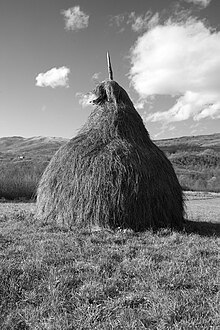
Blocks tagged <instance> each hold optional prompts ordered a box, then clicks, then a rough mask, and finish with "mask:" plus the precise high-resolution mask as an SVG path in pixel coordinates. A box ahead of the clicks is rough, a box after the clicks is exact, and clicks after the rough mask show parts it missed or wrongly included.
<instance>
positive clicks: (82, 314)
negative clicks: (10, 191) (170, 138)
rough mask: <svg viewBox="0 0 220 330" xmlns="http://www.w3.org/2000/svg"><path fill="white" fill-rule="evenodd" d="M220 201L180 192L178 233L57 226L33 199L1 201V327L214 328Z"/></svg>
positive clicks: (219, 280) (218, 320)
mask: <svg viewBox="0 0 220 330" xmlns="http://www.w3.org/2000/svg"><path fill="white" fill-rule="evenodd" d="M219 201H220V196H219V194H214V195H213V194H206V195H204V194H203V195H200V194H198V193H197V194H195V193H194V194H192V193H188V194H187V195H186V206H187V208H186V210H187V214H188V218H189V222H188V223H187V225H186V228H185V231H184V232H175V231H170V230H167V229H163V230H160V231H157V232H152V231H151V230H149V231H146V232H144V233H134V232H132V231H121V230H120V229H119V230H117V231H115V232H112V231H109V230H104V231H92V232H91V231H90V230H89V229H88V230H85V229H84V230H82V229H81V230H80V229H77V228H75V229H74V230H72V231H67V230H62V229H60V228H57V227H54V226H51V225H45V224H41V223H40V222H39V221H37V220H36V219H35V217H34V213H35V203H0V214H1V216H0V228H1V229H0V233H1V234H0V328H1V329H2V330H6V329H7V330H8V329H13V330H16V329H17V330H18V329H19V330H21V329H30V330H35V329H36V330H37V329H42V330H43V329H45V330H46V329H51V330H52V329H53V330H55V329H56V330H57V329H58V330H59V329H60V330H61V329H62V330H67V329H68V330H73V329H77V330H85V329H88V330H89V329H100V330H105V329H106V330H107V329H109V330H110V329H155V330H156V329H166V330H168V329H199V330H203V329H204V330H207V329H216V330H217V329H219V328H220V312H219V310H220V308H219V307H220V291H219V290H220V258H219V257H220V221H219V220H220V219H219V215H220V212H219V209H218V208H219V207H220V203H219ZM213 210H214V211H213ZM210 211H212V213H210ZM192 220H196V221H192Z"/></svg>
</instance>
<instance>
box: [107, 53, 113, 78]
mask: <svg viewBox="0 0 220 330" xmlns="http://www.w3.org/2000/svg"><path fill="white" fill-rule="evenodd" d="M107 64H108V77H109V79H110V80H113V71H112V65H111V59H110V55H109V52H107Z"/></svg>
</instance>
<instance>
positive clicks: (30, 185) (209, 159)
mask: <svg viewBox="0 0 220 330" xmlns="http://www.w3.org/2000/svg"><path fill="white" fill-rule="evenodd" d="M67 141H68V139H64V138H60V137H41V136H39V137H31V138H24V137H20V136H14V137H3V138H0V198H1V197H5V198H9V199H14V198H18V197H25V198H30V197H32V196H33V195H34V194H35V191H36V186H37V183H38V181H39V178H40V176H41V175H42V173H43V171H44V169H45V167H46V166H47V164H48V162H49V160H50V159H51V157H52V156H53V154H54V153H55V152H56V151H57V150H58V149H59V148H60V147H61V146H62V145H63V144H64V143H66V142H67ZM154 142H155V143H156V144H157V145H158V146H159V147H160V148H161V149H162V150H163V151H164V152H165V153H166V155H167V157H168V158H169V159H170V161H171V162H172V164H173V166H174V169H175V171H176V174H177V176H178V179H179V181H180V183H181V185H182V187H183V188H184V189H186V190H208V191H216V192H218V191H220V133H218V134H212V135H201V136H190V137H189V136H186V137H180V138H174V139H165V140H156V141H154Z"/></svg>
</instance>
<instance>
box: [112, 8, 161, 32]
mask: <svg viewBox="0 0 220 330" xmlns="http://www.w3.org/2000/svg"><path fill="white" fill-rule="evenodd" d="M158 22H159V14H158V13H155V14H153V13H152V12H151V11H150V10H148V11H147V12H146V13H145V14H142V15H137V14H136V13H135V12H134V11H133V12H131V13H123V14H119V15H115V16H111V17H110V26H114V25H115V26H116V27H118V28H121V29H120V32H123V31H124V30H125V26H131V29H132V30H133V31H134V32H141V31H143V30H147V29H151V28H153V27H154V26H155V25H157V24H158Z"/></svg>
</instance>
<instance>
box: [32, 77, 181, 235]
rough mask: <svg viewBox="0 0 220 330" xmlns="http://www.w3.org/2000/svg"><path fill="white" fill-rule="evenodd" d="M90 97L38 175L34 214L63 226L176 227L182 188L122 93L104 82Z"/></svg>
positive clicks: (115, 84) (124, 93) (179, 213)
mask: <svg viewBox="0 0 220 330" xmlns="http://www.w3.org/2000/svg"><path fill="white" fill-rule="evenodd" d="M95 94H96V96H97V98H96V100H95V101H94V103H95V109H94V110H93V112H92V113H91V115H90V117H89V119H88V121H87V122H86V124H85V125H84V127H83V128H82V129H81V131H80V132H79V134H78V135H77V136H76V137H74V138H73V139H72V140H70V142H68V143H67V144H66V145H64V146H63V147H61V148H60V150H59V151H58V152H57V153H56V154H55V156H54V157H53V158H52V160H51V162H50V164H49V165H48V167H47V169H46V170H45V173H44V174H43V176H42V179H41V182H40V184H39V188H38V197H37V207H38V216H39V217H40V218H43V219H44V220H46V221H48V222H54V223H56V224H61V225H64V226H67V227H69V228H71V227H72V226H74V225H75V224H77V225H79V226H81V227H82V226H87V225H89V226H93V225H98V226H101V227H109V228H117V227H121V228H131V229H134V230H136V231H140V230H145V229H146V228H154V229H155V228H160V227H171V228H182V224H183V211H184V208H183V195H182V189H181V187H180V185H179V182H178V180H177V177H176V175H175V172H174V170H173V167H172V165H171V163H170V162H169V160H168V159H167V158H166V156H165V155H164V153H163V152H162V151H161V150H160V149H159V148H158V147H157V146H156V145H155V144H154V143H153V142H152V141H151V140H150V137H149V134H148V132H147V130H146V128H145V126H144V124H143V121H142V119H141V117H140V115H139V114H138V113H137V111H136V110H135V108H134V106H133V103H132V102H131V100H130V98H129V97H128V95H127V93H126V91H125V90H124V89H123V88H122V87H121V86H119V85H118V84H117V83H116V82H115V81H113V80H106V81H104V82H102V83H101V84H99V85H98V86H97V88H96V90H95Z"/></svg>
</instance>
